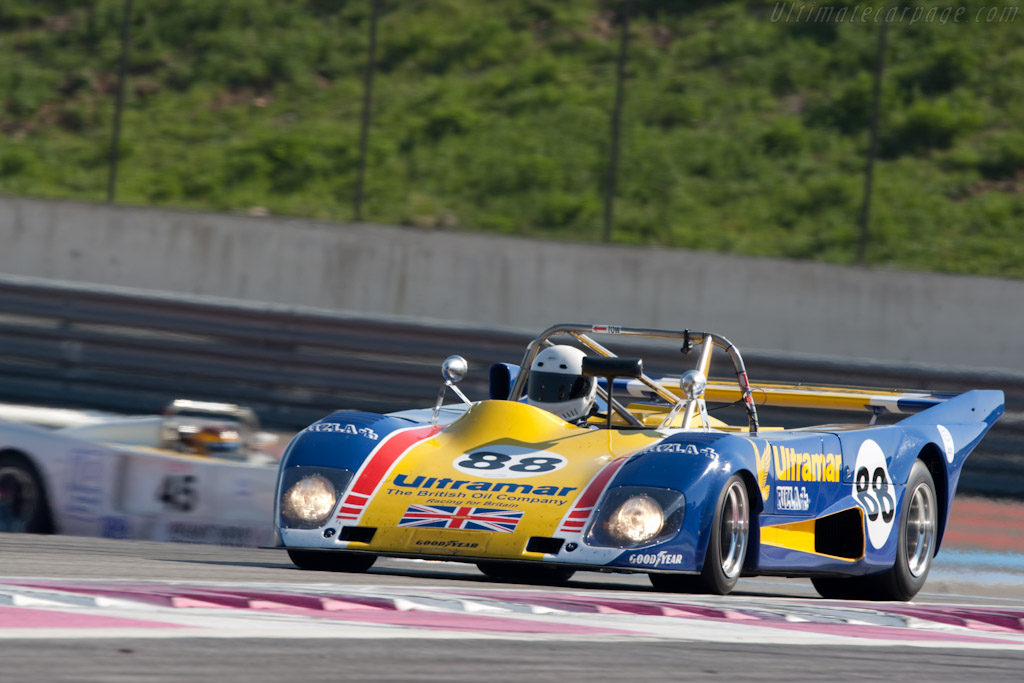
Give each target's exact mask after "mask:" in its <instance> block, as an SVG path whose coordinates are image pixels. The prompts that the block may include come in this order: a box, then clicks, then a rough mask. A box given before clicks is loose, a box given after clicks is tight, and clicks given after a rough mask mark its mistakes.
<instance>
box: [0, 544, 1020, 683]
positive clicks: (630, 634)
mask: <svg viewBox="0 0 1024 683" xmlns="http://www.w3.org/2000/svg"><path fill="white" fill-rule="evenodd" d="M1016 557H1017V556H1013V555H996V554H994V553H991V552H983V553H969V552H965V551H964V550H962V549H960V550H958V549H952V550H949V551H944V552H943V553H940V555H939V557H938V558H937V562H936V566H935V568H934V570H933V575H932V577H931V578H930V580H929V583H928V584H927V585H926V586H925V589H926V592H925V593H924V594H922V595H920V596H919V598H918V599H917V600H915V601H914V602H913V603H910V604H904V603H865V602H838V601H826V600H822V599H819V598H816V597H814V595H815V594H814V592H813V590H812V589H811V586H810V584H809V582H807V581H798V580H789V581H787V580H744V581H742V582H741V584H740V586H739V587H738V590H737V591H736V592H735V593H734V594H733V595H730V596H726V597H712V596H686V595H671V594H665V593H658V592H656V591H654V590H653V589H652V588H651V587H650V584H649V583H648V582H647V580H646V579H645V578H644V577H641V576H631V575H604V574H593V573H580V574H577V577H578V579H579V580H574V581H572V582H570V584H569V585H568V586H566V587H563V588H551V587H544V586H522V585H514V584H502V583H496V582H492V581H489V580H487V579H485V578H484V577H483V576H482V575H481V574H479V573H478V572H477V571H476V569H475V568H474V567H472V566H471V565H455V564H448V563H427V562H410V561H401V560H382V561H380V562H379V564H378V565H377V566H375V567H374V569H372V570H371V571H370V572H369V573H367V574H331V573H323V572H303V571H299V570H297V569H295V568H294V567H292V565H291V563H290V562H289V561H288V559H287V556H286V555H284V553H282V552H281V551H273V550H257V549H240V548H219V547H211V546H189V545H177V544H158V543H140V542H128V541H111V540H102V539H85V538H70V537H59V536H49V537H47V536H24V535H6V534H0V658H2V659H0V662H2V666H3V669H2V671H3V673H2V675H0V679H2V680H54V681H72V680H73V681H118V680H126V681H127V680H133V681H134V680H160V681H171V680H174V681H180V680H182V679H190V680H210V679H214V678H224V679H226V680H231V681H234V680H246V681H275V683H277V682H279V681H281V680H289V679H290V680H296V681H303V682H305V681H312V680H332V681H340V680H363V681H385V680H386V681H453V682H461V681H467V682H468V681H473V682H474V683H476V682H478V681H480V680H481V679H487V680H488V681H504V680H509V681H511V680H520V679H524V678H525V679H532V680H544V681H546V680H557V681H581V682H582V681H603V680H624V679H625V680H632V679H636V680H654V681H661V680H721V679H722V677H724V676H727V677H729V678H731V679H736V680H759V681H763V680H765V678H766V677H769V678H771V679H774V678H784V679H786V680H787V681H792V680H822V679H825V678H836V677H839V676H841V677H843V678H856V679H862V680H863V679H866V680H883V679H884V680H900V681H904V680H906V681H918V680H920V681H936V680H943V681H947V680H949V681H952V680H963V679H964V678H966V677H968V676H970V677H973V678H976V679H980V680H986V681H987V680H1008V681H1009V680H1012V681H1019V680H1020V676H1021V674H1020V672H1021V671H1022V670H1024V567H1017V566H1015V563H1017V562H1018V560H1017V559H1016ZM979 561H980V563H981V564H979ZM985 564H987V565H989V566H987V567H986V566H984V565H985ZM968 596H970V597H968Z"/></svg>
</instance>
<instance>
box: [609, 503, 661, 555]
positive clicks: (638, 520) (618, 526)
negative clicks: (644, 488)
mask: <svg viewBox="0 0 1024 683" xmlns="http://www.w3.org/2000/svg"><path fill="white" fill-rule="evenodd" d="M664 525H665V513H664V511H663V510H662V509H661V506H660V505H659V504H658V502H657V501H656V500H654V499H653V498H651V497H650V496H645V495H640V496H633V497H632V498H627V499H626V501H625V502H624V503H622V504H621V505H620V506H619V507H617V508H615V510H614V511H613V512H612V513H611V515H609V516H608V534H609V535H610V536H611V537H612V538H613V539H615V540H617V541H619V542H621V543H625V544H629V545H634V544H637V543H643V542H644V541H648V540H650V539H652V538H654V537H655V536H657V535H658V534H659V533H661V529H662V527H663V526H664Z"/></svg>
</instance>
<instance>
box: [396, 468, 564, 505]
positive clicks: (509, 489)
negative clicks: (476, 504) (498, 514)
mask: <svg viewBox="0 0 1024 683" xmlns="http://www.w3.org/2000/svg"><path fill="white" fill-rule="evenodd" d="M394 484H395V486H403V487H407V488H413V489H421V490H422V491H429V492H430V495H434V496H438V495H439V494H437V493H435V491H438V490H441V491H487V492H490V493H521V494H530V495H531V496H535V497H536V496H541V497H543V496H551V497H556V498H564V497H566V496H568V495H569V494H570V493H571V492H572V491H575V490H577V489H576V487H575V486H534V485H532V484H512V483H509V482H502V481H497V482H495V481H468V480H466V479H451V478H449V477H441V478H438V477H425V476H422V475H418V476H416V477H413V476H411V475H406V474H398V475H395V481H394ZM421 495H423V494H421ZM460 496H461V494H455V495H454V496H448V497H460ZM474 497H475V496H474ZM497 498H498V499H499V500H515V499H514V498H512V497H510V496H506V495H501V496H497ZM538 500H539V498H538Z"/></svg>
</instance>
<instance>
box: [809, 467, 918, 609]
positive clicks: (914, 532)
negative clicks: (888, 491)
mask: <svg viewBox="0 0 1024 683" xmlns="http://www.w3.org/2000/svg"><path fill="white" fill-rule="evenodd" d="M898 534H899V535H898V537H897V545H896V563H895V564H894V565H893V566H892V567H890V568H889V569H888V570H887V571H885V572H883V573H881V574H874V575H871V576H854V577H850V578H835V577H816V578H813V579H811V583H812V584H814V588H815V590H817V591H818V593H819V594H820V595H821V596H822V597H824V598H834V599H842V600H899V601H907V600H910V599H912V598H913V597H914V596H915V595H917V593H918V591H920V590H921V588H922V587H923V586H924V582H925V581H926V580H927V578H928V572H929V571H930V570H931V566H932V558H933V557H935V547H936V543H937V540H938V499H937V497H936V495H935V481H934V480H933V479H932V475H931V472H929V471H928V466H927V465H925V464H924V462H922V461H920V460H918V461H916V462H915V463H914V466H913V468H911V470H910V477H909V479H907V488H906V492H905V493H904V496H903V507H902V510H901V511H900V523H899V532H898Z"/></svg>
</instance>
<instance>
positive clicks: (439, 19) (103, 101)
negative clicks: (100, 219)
mask: <svg viewBox="0 0 1024 683" xmlns="http://www.w3.org/2000/svg"><path fill="white" fill-rule="evenodd" d="M776 4H777V3H774V2H766V1H765V2H761V1H755V0H749V1H740V0H731V1H726V0H715V1H714V2H686V3H679V2H665V1H661V0H634V2H633V5H632V7H633V18H632V21H631V36H630V53H629V63H628V81H627V83H626V90H625V107H624V110H623V121H622V124H623V128H622V142H621V145H622V147H621V165H620V169H619V176H618V178H619V181H618V190H617V197H616V206H615V222H614V229H613V232H612V239H613V240H614V241H615V242H618V243H636V244H663V245H672V246H680V247H689V248H697V249H715V250H726V251H736V252H740V253H747V254H755V255H770V256H783V257H793V258H810V259H821V260H827V261H833V262H852V261H853V260H854V259H855V257H856V246H857V245H856V239H857V214H858V210H859V204H860V192H861V190H860V184H861V181H860V174H861V173H862V170H863V164H864V155H865V149H866V145H867V124H868V116H869V113H870V105H871V101H870V96H871V69H872V64H873V58H874V46H875V35H876V34H875V31H876V30H877V25H875V24H872V23H870V22H868V23H860V22H854V23H850V22H846V23H837V22H834V21H833V22H808V21H806V20H804V21H793V20H790V21H786V20H784V19H779V18H778V17H776V18H775V20H773V16H774V15H773V10H774V9H775V7H776ZM784 4H785V3H784ZM819 4H820V3H819ZM863 4H864V3H849V2H835V3H832V5H835V7H837V8H838V7H841V6H847V5H849V6H851V7H852V6H854V5H863ZM932 4H934V3H932ZM916 5H929V3H927V2H925V3H915V6H916ZM961 5H962V6H964V7H965V8H967V10H966V15H965V16H968V17H971V18H972V20H971V21H968V22H962V23H952V22H950V23H946V24H939V23H937V22H933V23H930V24H929V23H925V22H918V23H914V24H910V23H909V22H902V23H900V22H897V23H893V24H891V25H890V28H889V57H888V62H887V65H886V82H885V87H884V95H883V116H882V122H881V145H880V146H881V149H880V153H881V155H882V158H881V160H880V161H879V163H878V164H877V165H876V168H875V172H876V188H877V194H876V196H875V203H874V208H873V211H872V220H873V224H872V233H871V241H870V242H869V244H868V249H867V260H868V262H869V263H872V264H878V265H887V266H893V267H905V268H920V269H931V270H944V271H951V272H972V273H982V274H987V275H994V276H1008V277H1021V276H1024V260H1022V259H1021V258H1019V257H1020V256H1021V253H1020V252H1021V247H1019V246H1017V245H1019V244H1021V243H1022V242H1024V240H1022V239H1021V237H1022V235H1021V234H1020V233H1021V232H1022V230H1024V220H1022V218H1024V179H1022V178H1024V137H1022V136H1024V133H1022V131H1021V129H1020V123H1019V122H1020V121H1022V120H1024V85H1022V83H1024V81H1022V80H1021V79H1020V77H1019V74H1020V73H1021V68H1022V67H1024V41H1021V39H1020V35H1021V33H1020V30H1019V29H1020V25H1019V24H1020V22H1024V17H1016V18H1015V19H1014V20H1013V21H996V22H986V21H984V20H981V21H978V20H974V17H975V10H976V9H977V8H980V7H982V5H983V3H982V2H980V0H978V1H976V0H962V1H961V2H960V3H958V6H961ZM381 7H382V13H381V17H380V23H379V26H378V43H379V44H378V50H377V54H378V65H377V67H378V70H377V77H376V81H375V87H374V98H373V109H372V115H373V118H372V127H371V131H370V140H369V150H368V159H367V175H366V199H365V203H364V209H363V213H364V216H365V217H366V218H367V219H368V220H371V221H376V222H383V223H399V224H408V225H414V226H419V227H424V228H444V229H456V228H457V229H467V230H494V231H500V232H506V233H514V234H522V235H532V236H544V237H553V238H558V239H580V240H598V239H600V233H601V212H602V194H601V193H602V191H603V187H604V183H603V179H604V174H605V172H606V165H607V159H608V148H609V144H610V141H609V117H610V113H611V107H612V100H613V94H614V88H615V82H614V78H615V59H616V54H617V49H618V40H617V32H618V27H617V25H616V23H615V21H616V14H615V12H616V11H618V8H619V2H618V0H565V1H564V2H557V3H552V2H533V1H532V0H531V1H523V0H487V1H484V0H468V1H467V0H402V1H401V2H398V1H397V0H381ZM122 8H123V2H122V1H121V0H98V1H95V2H93V1H86V0H62V1H60V0H47V1H39V0H6V1H5V2H4V3H2V5H0V67H2V68H0V135H2V136H3V144H2V145H0V192H9V193H19V194H30V195H39V196H58V197H69V198H80V199H93V200H102V199H103V197H104V196H105V168H104V163H105V159H106V151H107V146H108V145H109V133H110V125H111V120H112V110H113V92H114V89H115V87H116V73H117V59H118V56H119V53H120V43H119V29H120V19H121V11H122ZM775 14H778V13H777V12H776V13H775ZM983 19H984V18H983ZM368 22H369V0H365V1H362V0H351V1H347V2H338V1H335V0H307V1H299V0H292V1H290V2H285V1H277V2H269V1H264V0H223V1H222V2H217V3H211V2H206V1H205V0H143V1H137V2H135V3H134V14H133V21H132V36H131V53H130V54H131V68H130V70H129V80H128V90H127V93H128V95H127V103H126V107H127V108H126V111H125V114H124V119H123V124H122V152H123V154H122V162H121V166H120V169H119V173H118V179H119V187H118V199H119V200H120V201H123V202H127V203H138V204H153V205H164V206H184V207H193V208H206V209H213V210H224V211H246V210H249V209H250V208H252V207H255V206H259V207H265V208H266V209H267V210H269V211H270V212H271V213H275V214H285V215H296V216H306V217H311V218H318V219H326V220H333V221H345V220H348V219H350V218H351V215H352V192H353V188H354V184H355V173H356V165H357V161H358V135H359V116H360V107H361V101H362V74H363V69H364V66H365V64H364V60H365V54H366V46H367V40H368V35H367V29H368Z"/></svg>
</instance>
